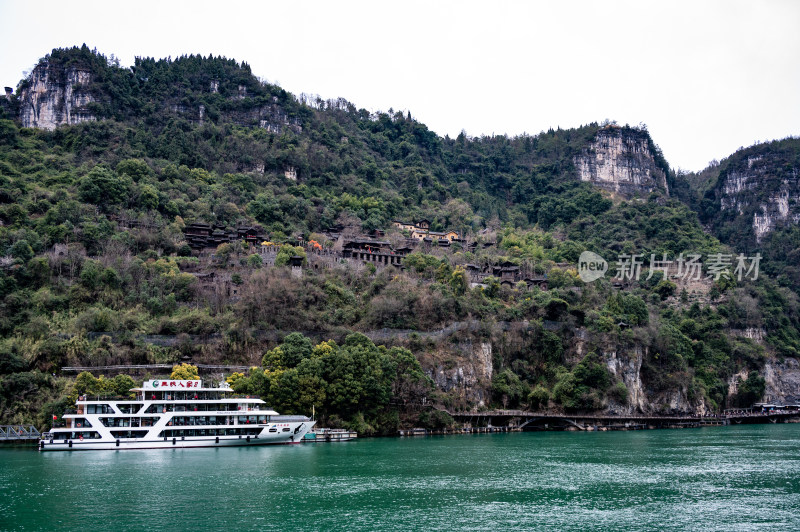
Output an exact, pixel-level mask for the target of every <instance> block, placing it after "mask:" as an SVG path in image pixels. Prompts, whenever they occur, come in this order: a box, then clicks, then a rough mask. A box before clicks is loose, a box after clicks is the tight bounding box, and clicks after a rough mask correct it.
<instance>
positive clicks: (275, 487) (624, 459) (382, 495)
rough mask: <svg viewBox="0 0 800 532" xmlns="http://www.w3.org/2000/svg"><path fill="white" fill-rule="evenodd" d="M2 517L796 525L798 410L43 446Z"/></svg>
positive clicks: (129, 522)
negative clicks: (155, 445) (764, 420)
mask: <svg viewBox="0 0 800 532" xmlns="http://www.w3.org/2000/svg"><path fill="white" fill-rule="evenodd" d="M0 466H2V469H0V471H2V474H0V529H2V530H113V531H125V530H223V529H224V530H400V529H403V530H448V529H466V530H509V529H511V530H675V529H682V530H703V531H710V530H726V531H728V530H743V531H745V530H746V531H750V530H771V531H772V530H800V424H795V425H751V426H733V427H718V428H703V429H686V430H650V431H639V432H595V433H575V432H546V433H541V432H540V433H509V434H481V435H459V436H440V437H427V438H424V437H417V438H382V439H361V440H358V441H354V442H349V443H327V444H326V443H317V444H303V445H291V446H271V447H249V448H227V449H186V450H180V449H176V450H172V449H168V450H142V451H90V452H52V453H40V452H37V451H35V450H32V448H9V447H0Z"/></svg>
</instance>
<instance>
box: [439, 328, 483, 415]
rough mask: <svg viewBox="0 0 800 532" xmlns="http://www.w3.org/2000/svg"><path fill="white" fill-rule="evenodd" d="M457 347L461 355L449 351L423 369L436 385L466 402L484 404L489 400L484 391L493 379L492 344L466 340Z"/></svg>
mask: <svg viewBox="0 0 800 532" xmlns="http://www.w3.org/2000/svg"><path fill="white" fill-rule="evenodd" d="M458 350H459V351H460V352H461V354H462V355H463V356H454V355H453V354H452V353H451V354H449V356H448V357H447V359H446V360H445V361H440V362H439V361H437V362H435V364H434V366H433V367H429V368H428V369H426V373H427V374H428V376H429V377H430V378H431V380H433V382H434V384H436V388H437V389H439V390H442V391H443V392H447V393H450V394H451V395H454V396H456V397H458V398H459V399H460V400H463V401H465V402H466V403H471V404H476V405H478V406H479V407H481V406H484V405H485V404H487V403H488V402H489V397H488V395H487V394H488V390H489V388H490V385H491V382H492V344H491V343H489V342H482V343H480V344H472V343H471V342H469V343H468V344H467V345H463V346H459V349H458Z"/></svg>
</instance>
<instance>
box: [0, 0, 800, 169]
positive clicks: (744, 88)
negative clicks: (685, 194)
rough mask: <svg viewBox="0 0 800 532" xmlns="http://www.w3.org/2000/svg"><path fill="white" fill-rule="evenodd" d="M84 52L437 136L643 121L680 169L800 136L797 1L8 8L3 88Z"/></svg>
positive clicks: (13, 4) (4, 3)
mask: <svg viewBox="0 0 800 532" xmlns="http://www.w3.org/2000/svg"><path fill="white" fill-rule="evenodd" d="M82 43H86V44H87V45H88V46H89V47H91V48H94V47H96V48H97V49H98V50H99V51H100V52H102V53H104V54H106V55H107V56H110V55H111V54H114V55H115V56H117V57H119V58H120V60H121V61H122V65H123V66H130V65H132V64H133V59H134V57H135V56H152V57H156V58H161V57H167V56H172V57H175V56H178V55H181V54H189V53H201V54H203V55H208V54H209V53H212V54H214V55H224V56H227V57H233V58H236V59H237V60H240V61H246V62H248V63H249V64H250V65H251V67H252V70H253V72H254V74H256V75H257V76H259V77H261V78H264V79H267V80H269V81H271V82H278V83H279V84H280V85H281V86H282V87H283V88H284V89H286V90H289V91H291V92H293V93H295V94H299V93H301V92H306V93H311V94H319V95H320V96H322V97H323V98H336V97H340V96H341V97H344V98H346V99H347V100H349V101H350V102H352V103H354V104H355V105H356V106H357V107H360V108H361V107H363V108H367V109H370V110H373V111H375V110H384V111H385V110H388V109H389V108H390V107H391V108H393V109H395V110H398V109H403V110H409V111H411V114H412V116H414V117H415V118H416V119H417V120H420V121H421V122H423V123H425V124H427V126H428V127H429V128H430V129H432V130H433V131H435V132H437V133H438V134H440V135H445V134H449V135H450V136H455V135H458V133H459V132H460V131H461V130H462V129H464V130H466V132H467V134H468V135H470V136H480V135H491V134H503V133H505V134H508V135H512V136H513V135H518V134H521V133H523V132H527V133H529V134H536V133H539V132H540V131H542V130H546V129H548V128H550V127H557V126H561V127H563V128H567V127H575V126H579V125H581V124H586V123H589V122H592V121H598V122H600V121H602V120H604V119H606V118H608V119H611V120H616V121H617V122H618V123H620V124H624V123H630V124H631V125H636V124H639V123H640V122H643V123H646V124H647V126H648V128H649V130H650V133H651V135H652V136H653V139H654V140H655V142H656V143H657V144H659V145H660V146H661V148H662V150H663V151H664V155H665V156H666V158H667V160H668V161H669V163H670V164H671V165H672V166H673V167H675V168H682V169H685V170H700V169H702V168H703V167H705V166H706V164H707V163H708V161H710V160H711V159H714V158H716V159H722V158H724V157H726V156H728V155H730V154H731V153H732V152H733V151H735V150H736V149H737V148H738V147H740V146H749V145H751V144H753V143H754V142H756V141H763V140H771V139H775V138H783V137H786V136H790V135H793V136H797V135H800V101H799V100H798V98H799V97H800V96H799V95H800V2H797V1H793V0H759V1H751V2H743V1H731V0H725V1H706V2H703V1H698V0H692V1H675V0H671V1H663V2H654V1H611V0H607V1H602V2H590V1H577V0H575V1H558V2H556V1H555V0H553V1H549V2H532V1H531V2H522V1H518V2H512V1H507V2H488V1H486V0H484V1H480V2H478V1H457V2H451V1H447V2H435V1H433V0H427V1H403V2H392V3H389V2H378V1H364V2H356V1H341V2H331V1H315V0H314V1H311V0H306V1H300V2H291V1H285V0H284V1H281V2H271V1H270V2H267V1H264V2H226V1H221V0H220V1H215V2H206V1H191V2H188V1H166V0H161V1H157V2H155V1H149V0H139V1H136V2H110V1H107V0H104V1H80V0H74V1H69V2H65V1H63V0H60V1H51V0H37V1H35V2H22V1H18V0H0V83H2V85H8V86H14V87H15V86H16V84H17V83H18V82H19V80H20V79H21V78H22V77H23V72H24V71H28V70H30V69H31V68H32V67H33V65H34V64H35V63H36V61H37V60H38V59H39V58H40V57H42V56H44V55H45V54H47V53H48V52H49V51H50V50H51V49H52V48H55V47H67V46H73V45H80V44H82Z"/></svg>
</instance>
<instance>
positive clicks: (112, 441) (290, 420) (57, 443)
mask: <svg viewBox="0 0 800 532" xmlns="http://www.w3.org/2000/svg"><path fill="white" fill-rule="evenodd" d="M131 392H135V394H136V398H135V399H130V400H118V399H115V400H103V399H96V400H93V399H90V398H87V397H86V396H82V397H79V398H78V401H77V402H76V406H77V409H76V410H74V411H72V413H67V414H64V421H65V425H66V426H65V427H58V428H53V429H51V430H50V432H46V433H44V434H43V435H42V440H41V441H40V442H39V450H41V451H84V450H85V451H88V450H99V449H109V450H115V449H120V450H121V449H161V448H177V447H225V446H233V445H269V444H275V443H301V442H302V441H303V436H305V435H306V433H307V432H308V431H309V430H311V428H312V427H313V426H314V423H315V421H313V420H311V419H309V418H307V417H305V416H281V415H278V413H277V412H275V411H274V410H271V409H270V408H268V407H267V406H266V404H265V403H264V401H262V400H261V399H256V398H251V397H249V396H247V397H243V396H236V395H234V394H233V390H232V389H231V388H230V386H228V384H227V383H223V384H221V385H219V386H218V387H216V388H204V387H203V382H202V381H199V380H163V379H153V380H149V381H145V383H144V384H143V385H142V387H141V388H133V389H132V390H131Z"/></svg>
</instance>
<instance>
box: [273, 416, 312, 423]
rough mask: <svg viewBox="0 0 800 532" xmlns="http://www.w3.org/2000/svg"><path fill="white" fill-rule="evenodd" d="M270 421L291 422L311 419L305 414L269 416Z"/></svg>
mask: <svg viewBox="0 0 800 532" xmlns="http://www.w3.org/2000/svg"><path fill="white" fill-rule="evenodd" d="M270 421H274V422H281V423H291V422H297V421H311V420H310V419H308V418H307V417H306V416H271V417H270Z"/></svg>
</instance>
